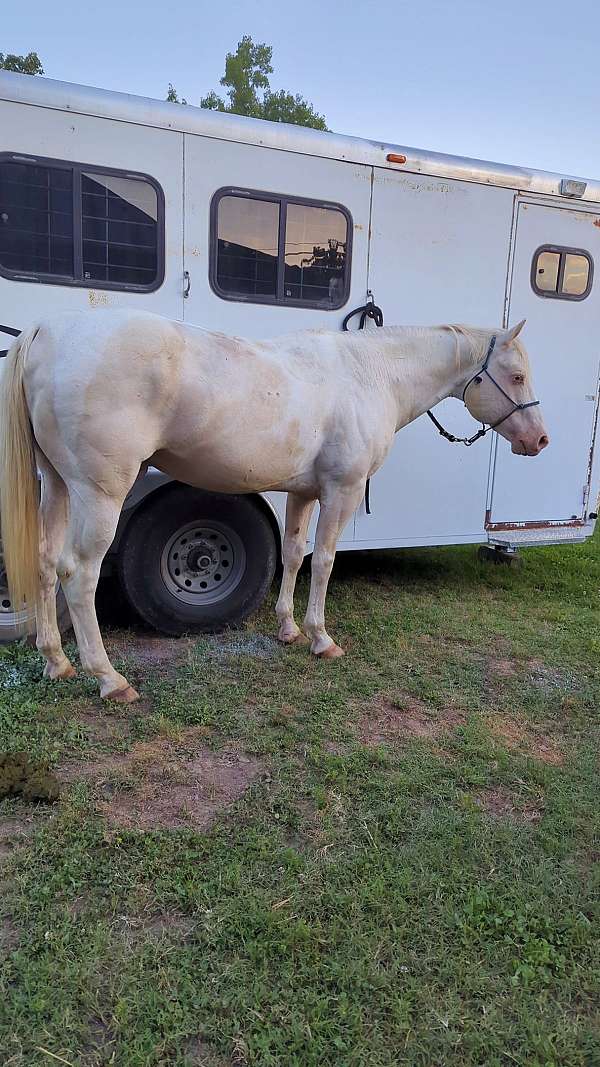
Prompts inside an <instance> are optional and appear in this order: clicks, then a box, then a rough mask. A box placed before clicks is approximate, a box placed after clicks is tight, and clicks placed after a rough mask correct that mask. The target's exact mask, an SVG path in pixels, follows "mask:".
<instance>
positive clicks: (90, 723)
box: [75, 704, 140, 745]
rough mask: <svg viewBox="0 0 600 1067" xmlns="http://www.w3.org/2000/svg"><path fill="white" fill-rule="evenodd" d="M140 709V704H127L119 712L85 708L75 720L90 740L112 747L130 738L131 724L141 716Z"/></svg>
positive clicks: (79, 711)
mask: <svg viewBox="0 0 600 1067" xmlns="http://www.w3.org/2000/svg"><path fill="white" fill-rule="evenodd" d="M127 709H131V710H129V711H128V710H127ZM139 709H140V705H139V704H125V705H122V706H120V707H119V710H118V711H117V710H113V709H112V708H110V709H107V708H106V707H105V706H103V707H100V708H83V709H78V711H77V715H76V717H75V718H76V721H77V722H79V723H81V725H82V726H83V728H84V730H85V733H86V736H87V738H88V740H90V741H94V742H96V743H98V744H101V745H110V744H113V743H114V742H117V743H118V742H120V741H123V740H124V739H125V738H126V737H128V736H129V734H130V732H131V724H132V722H133V721H134V719H135V718H137V717H138V716H139V714H140V711H139Z"/></svg>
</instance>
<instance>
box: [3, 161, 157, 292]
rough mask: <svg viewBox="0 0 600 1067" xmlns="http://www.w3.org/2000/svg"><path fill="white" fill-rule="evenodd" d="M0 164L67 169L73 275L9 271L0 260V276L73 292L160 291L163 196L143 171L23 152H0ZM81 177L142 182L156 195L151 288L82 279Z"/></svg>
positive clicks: (133, 283)
mask: <svg viewBox="0 0 600 1067" xmlns="http://www.w3.org/2000/svg"><path fill="white" fill-rule="evenodd" d="M2 163H25V164H27V163H29V164H31V165H32V166H38V167H54V168H56V169H61V170H70V171H71V172H72V175H73V275H75V274H76V273H77V272H79V275H80V276H79V277H71V276H70V275H67V274H44V273H42V272H41V271H22V270H11V269H10V268H9V267H5V266H3V264H2V262H1V261H0V277H2V278H8V279H9V280H10V281H16V282H35V283H37V284H38V285H65V286H69V287H70V288H74V289H112V290H116V291H119V292H128V293H154V292H156V290H157V289H160V287H161V285H162V284H163V282H164V280H165V194H164V192H163V189H162V186H161V185H160V183H159V182H158V181H157V180H156V178H153V177H152V175H151V174H145V173H144V172H143V171H133V170H122V169H119V168H118V167H103V166H101V165H100V164H97V163H79V162H75V161H73V160H67V159H51V158H50V157H48V156H33V155H29V154H27V153H25V152H0V165H1V164H2ZM82 174H106V175H108V176H109V177H113V178H130V179H131V180H132V181H144V182H147V183H148V184H149V185H151V186H152V188H153V189H154V191H155V193H156V207H157V219H156V225H157V231H156V233H157V248H156V278H155V279H154V281H153V282H152V284H151V285H136V283H135V282H112V281H103V280H102V279H100V278H97V279H95V278H83V277H81V275H82V274H83V224H82V215H83V193H82V189H81V177H82Z"/></svg>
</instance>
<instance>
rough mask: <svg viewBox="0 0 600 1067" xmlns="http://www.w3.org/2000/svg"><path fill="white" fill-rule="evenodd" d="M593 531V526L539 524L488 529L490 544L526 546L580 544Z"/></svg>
mask: <svg viewBox="0 0 600 1067" xmlns="http://www.w3.org/2000/svg"><path fill="white" fill-rule="evenodd" d="M593 532H594V527H593V525H591V524H588V523H586V525H585V526H539V527H533V528H532V527H524V528H523V527H522V528H521V529H518V530H488V540H489V543H490V544H491V545H502V546H514V547H515V548H527V547H528V546H529V545H562V544H565V543H568V544H580V543H581V542H582V541H587V539H588V537H591V536H592V534H593Z"/></svg>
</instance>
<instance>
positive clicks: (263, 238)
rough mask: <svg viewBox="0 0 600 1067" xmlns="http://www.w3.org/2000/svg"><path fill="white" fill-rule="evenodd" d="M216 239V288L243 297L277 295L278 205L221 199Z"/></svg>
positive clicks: (227, 197)
mask: <svg viewBox="0 0 600 1067" xmlns="http://www.w3.org/2000/svg"><path fill="white" fill-rule="evenodd" d="M217 239H218V248H217V284H218V286H219V288H220V289H223V291H224V292H226V293H238V294H243V295H245V296H276V295H277V247H278V240H279V204H276V203H273V202H272V201H270V200H247V199H246V198H245V197H241V196H223V197H221V199H220V200H219V214H218V233H217Z"/></svg>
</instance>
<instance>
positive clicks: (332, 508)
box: [304, 482, 365, 659]
mask: <svg viewBox="0 0 600 1067" xmlns="http://www.w3.org/2000/svg"><path fill="white" fill-rule="evenodd" d="M364 491H365V485H364V482H361V483H360V484H359V485H353V486H350V487H349V488H335V489H334V490H328V491H327V492H326V493H324V494H323V496H322V498H321V501H320V503H321V511H320V514H319V521H318V523H317V533H316V537H315V548H314V552H313V557H312V566H311V579H310V595H309V598H308V607H307V609H306V616H305V619H304V632H305V633H306V636H307V637H309V638H310V650H311V652H313V653H314V654H315V655H316V656H323V657H325V658H327V659H333V658H334V657H336V656H343V655H344V650H343V649H342V648H340V647H339V645H336V643H335V641H334V640H333V638H331V637H330V636H329V634H328V633H327V630H326V629H325V597H326V596H327V584H328V582H329V577H330V575H331V569H332V567H333V561H334V559H335V550H336V545H337V541H338V537H339V536H340V534H341V532H342V530H343V529H344V526H345V525H346V523H347V522H348V519H349V518H350V516H351V515H352V513H353V511H355V509H356V508H357V507H358V505H359V504H360V501H361V500H362V497H363V495H364Z"/></svg>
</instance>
